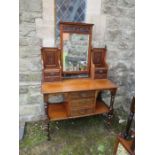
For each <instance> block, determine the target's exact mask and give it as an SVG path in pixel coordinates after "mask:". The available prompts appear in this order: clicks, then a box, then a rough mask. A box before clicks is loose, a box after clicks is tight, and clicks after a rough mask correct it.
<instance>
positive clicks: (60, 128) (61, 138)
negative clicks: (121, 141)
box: [20, 115, 126, 155]
mask: <svg viewBox="0 0 155 155" xmlns="http://www.w3.org/2000/svg"><path fill="white" fill-rule="evenodd" d="M125 119H126V117H125ZM118 121H119V120H118V118H117V117H114V118H113V121H112V125H110V126H108V125H107V123H106V119H105V117H104V116H103V115H99V116H92V117H85V118H79V119H72V120H65V121H57V122H51V125H50V129H51V141H47V133H46V131H45V122H44V121H39V122H31V123H27V124H26V128H25V134H24V138H23V140H22V141H20V155H112V154H113V150H114V143H115V139H116V134H118V133H119V132H121V131H123V130H124V127H125V124H126V123H125V122H124V123H122V124H119V122H118Z"/></svg>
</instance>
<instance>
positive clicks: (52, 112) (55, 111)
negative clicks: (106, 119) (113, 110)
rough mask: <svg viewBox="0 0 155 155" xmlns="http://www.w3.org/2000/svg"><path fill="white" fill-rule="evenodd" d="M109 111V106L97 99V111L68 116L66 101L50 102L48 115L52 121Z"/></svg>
mask: <svg viewBox="0 0 155 155" xmlns="http://www.w3.org/2000/svg"><path fill="white" fill-rule="evenodd" d="M108 112H109V108H108V106H107V105H106V104H105V103H104V102H101V101H97V103H96V108H95V112H93V113H89V114H84V115H79V116H67V110H66V107H65V103H57V104H49V107H48V115H49V119H50V120H51V121H57V120H65V119H71V118H78V117H84V116H92V115H98V114H103V113H108Z"/></svg>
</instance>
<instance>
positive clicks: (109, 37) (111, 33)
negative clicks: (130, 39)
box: [105, 30, 122, 42]
mask: <svg viewBox="0 0 155 155" xmlns="http://www.w3.org/2000/svg"><path fill="white" fill-rule="evenodd" d="M121 33H122V32H121V31H120V30H107V31H106V34H105V40H106V41H111V42H113V41H118V40H120V37H121Z"/></svg>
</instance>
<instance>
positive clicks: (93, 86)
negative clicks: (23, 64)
mask: <svg viewBox="0 0 155 155" xmlns="http://www.w3.org/2000/svg"><path fill="white" fill-rule="evenodd" d="M107 89H117V86H116V85H115V84H114V83H112V82H111V81H110V80H108V79H96V80H92V79H89V78H86V79H68V80H63V81H58V82H43V83H42V85H41V91H42V93H43V94H51V93H65V92H74V91H87V90H107Z"/></svg>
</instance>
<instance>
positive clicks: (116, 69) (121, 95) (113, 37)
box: [101, 0, 135, 111]
mask: <svg viewBox="0 0 155 155" xmlns="http://www.w3.org/2000/svg"><path fill="white" fill-rule="evenodd" d="M134 10H135V2H134V0H102V10H101V12H102V14H105V15H106V30H105V44H106V45H107V62H108V64H109V78H110V79H111V80H113V81H114V82H115V83H116V84H117V85H118V86H119V89H118V92H117V97H116V102H115V106H116V107H121V106H122V107H123V108H124V110H125V111H129V105H130V104H129V103H130V101H131V98H132V96H133V95H134V89H135V88H134V87H135V77H134V76H135V66H134V65H135V64H134V59H135V58H134V57H135V54H134V48H135V31H134V28H135V25H134V14H135V12H134Z"/></svg>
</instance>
